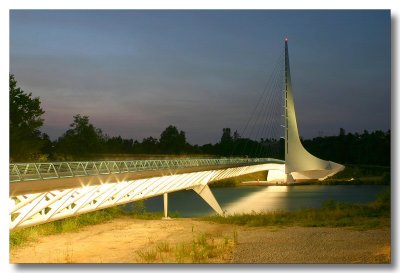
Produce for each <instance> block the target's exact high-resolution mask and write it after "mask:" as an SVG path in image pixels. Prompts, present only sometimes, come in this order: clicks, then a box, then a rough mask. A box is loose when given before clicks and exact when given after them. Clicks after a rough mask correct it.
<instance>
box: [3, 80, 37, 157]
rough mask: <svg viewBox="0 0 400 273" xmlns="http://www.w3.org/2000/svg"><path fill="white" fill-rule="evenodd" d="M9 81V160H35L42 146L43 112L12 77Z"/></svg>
mask: <svg viewBox="0 0 400 273" xmlns="http://www.w3.org/2000/svg"><path fill="white" fill-rule="evenodd" d="M9 80H10V83H9V84H10V160H11V161H28V160H36V159H37V158H38V156H39V153H40V149H41V147H42V146H43V141H42V138H41V133H40V131H39V128H40V127H41V126H42V125H43V118H42V115H43V114H44V111H43V110H42V108H41V106H40V103H41V102H40V99H39V98H38V97H35V98H33V97H32V93H25V92H24V91H23V90H22V89H21V88H20V87H17V81H16V80H15V77H14V75H12V74H10V75H9Z"/></svg>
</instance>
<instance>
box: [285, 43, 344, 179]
mask: <svg viewBox="0 0 400 273" xmlns="http://www.w3.org/2000/svg"><path fill="white" fill-rule="evenodd" d="M284 73H285V75H284V88H283V89H284V90H283V92H284V117H285V136H284V138H285V174H286V181H287V182H290V181H291V180H292V181H294V182H295V181H300V180H315V179H318V180H323V179H325V178H327V177H329V176H332V175H334V174H336V173H337V172H339V171H341V170H343V169H344V166H343V165H341V164H338V163H335V162H332V161H327V160H323V159H320V158H317V157H315V156H314V155H312V154H310V153H309V152H308V151H307V150H306V149H305V148H304V146H303V145H302V143H301V141H300V136H299V131H298V127H297V120H296V111H295V107H294V98H293V90H292V82H291V77H290V65H289V48H288V39H287V38H286V39H285V70H284Z"/></svg>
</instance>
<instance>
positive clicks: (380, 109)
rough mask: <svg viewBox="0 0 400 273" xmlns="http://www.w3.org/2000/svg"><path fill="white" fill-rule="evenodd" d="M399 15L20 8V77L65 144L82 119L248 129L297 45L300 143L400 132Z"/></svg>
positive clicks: (113, 130)
mask: <svg viewBox="0 0 400 273" xmlns="http://www.w3.org/2000/svg"><path fill="white" fill-rule="evenodd" d="M390 35H391V21H390V12H389V11H384V10H381V11H332V10H326V11H272V10H236V11H229V10H212V11H206V10H203V11H200V10H199V11H166V10H165V11H156V10H155V11H134V10H109V11H107V10H103V11H100V10H95V11H88V10H86V11H83V10H81V11H78V10H57V11H55V10H46V11H39V10H31V11H23V10H12V11H11V12H10V72H11V73H13V74H15V77H16V79H17V81H18V83H19V86H21V87H22V88H23V89H24V90H25V91H28V92H32V93H33V95H34V96H39V97H40V98H41V101H42V108H43V109H44V110H45V111H46V113H45V115H44V118H45V125H44V126H43V128H42V131H44V132H46V133H48V134H49V135H50V137H51V138H53V139H55V138H57V137H58V136H60V135H61V134H62V133H63V132H64V131H65V130H66V129H67V128H68V125H69V124H70V123H71V122H72V116H73V115H75V114H78V113H80V114H83V115H88V116H89V117H90V120H91V122H92V123H93V124H94V125H95V126H96V127H99V128H101V129H102V130H103V131H104V132H105V133H107V134H109V135H111V136H114V135H121V136H122V137H124V138H134V139H138V140H141V139H142V138H143V137H148V136H153V137H157V138H158V137H159V135H160V133H161V131H162V130H163V129H164V128H165V127H167V126H168V125H170V124H173V125H176V126H177V127H178V128H179V129H180V130H184V131H185V132H186V136H187V138H188V141H189V142H190V143H192V144H204V143H209V142H212V143H214V142H216V141H218V140H219V138H220V136H221V133H222V128H223V127H230V128H232V130H236V129H237V130H238V131H239V132H240V131H241V130H242V129H243V127H244V124H245V123H246V121H247V120H248V118H249V115H250V112H251V110H252V109H253V108H254V105H255V104H256V103H257V99H258V98H259V94H260V91H262V89H263V88H264V85H265V83H266V81H267V78H268V74H270V73H271V72H272V65H273V64H274V62H275V61H276V60H277V58H278V56H279V54H280V53H281V52H282V50H283V38H284V37H285V36H287V37H289V51H290V64H291V74H292V83H293V92H294V96H295V103H296V105H295V106H296V111H297V120H298V124H299V130H300V134H301V135H302V136H303V137H305V138H310V137H315V136H317V135H321V134H322V135H336V134H338V132H339V128H340V127H343V128H345V129H346V131H351V132H355V131H358V132H361V131H362V130H363V129H367V130H370V131H371V130H377V129H380V130H388V129H390V113H391V109H390V92H391V89H390V88H391V87H390V82H391V38H390Z"/></svg>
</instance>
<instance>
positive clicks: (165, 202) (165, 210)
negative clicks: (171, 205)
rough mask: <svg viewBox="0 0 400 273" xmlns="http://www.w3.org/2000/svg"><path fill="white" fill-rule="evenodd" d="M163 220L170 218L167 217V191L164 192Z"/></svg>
mask: <svg viewBox="0 0 400 273" xmlns="http://www.w3.org/2000/svg"><path fill="white" fill-rule="evenodd" d="M162 219H163V220H170V219H171V218H170V217H168V193H167V192H166V193H164V217H163V218H162Z"/></svg>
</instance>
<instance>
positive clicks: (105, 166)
mask: <svg viewBox="0 0 400 273" xmlns="http://www.w3.org/2000/svg"><path fill="white" fill-rule="evenodd" d="M271 162H279V163H282V162H283V161H281V160H277V159H273V158H217V159H215V158H214V159H205V158H202V159H190V158H188V159H163V160H130V161H82V162H46V163H14V164H10V182H19V181H35V180H46V179H56V178H70V177H82V176H92V175H107V174H121V173H129V172H140V171H151V170H160V169H181V168H190V167H201V166H218V165H243V164H263V163H271Z"/></svg>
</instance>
